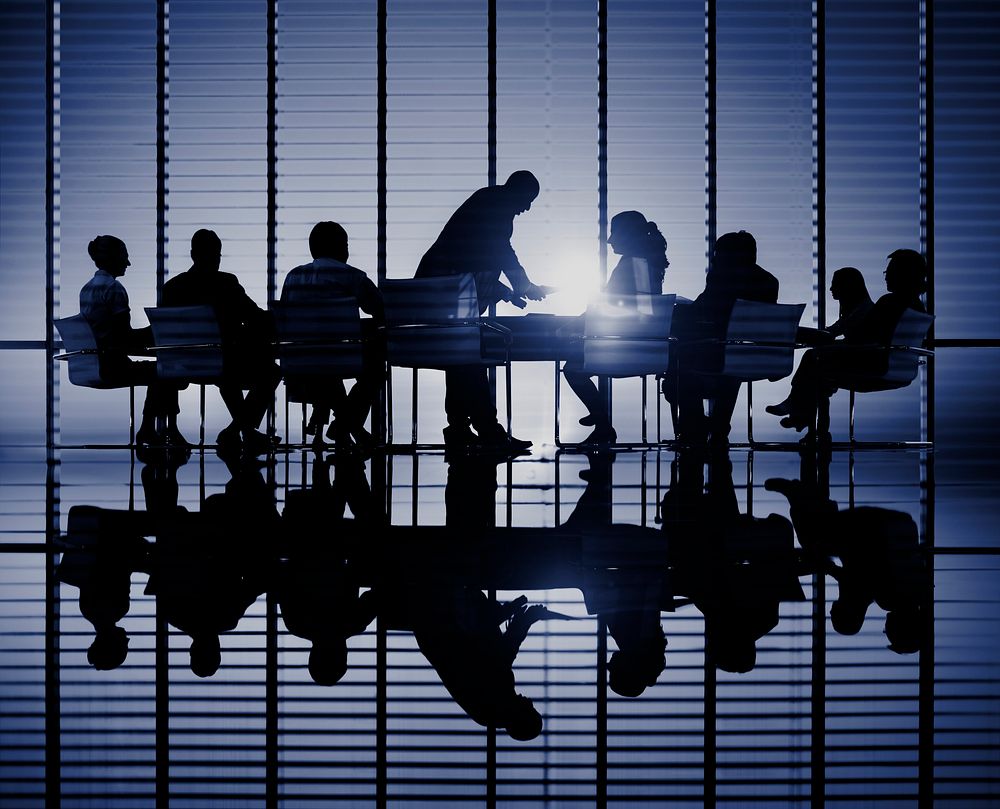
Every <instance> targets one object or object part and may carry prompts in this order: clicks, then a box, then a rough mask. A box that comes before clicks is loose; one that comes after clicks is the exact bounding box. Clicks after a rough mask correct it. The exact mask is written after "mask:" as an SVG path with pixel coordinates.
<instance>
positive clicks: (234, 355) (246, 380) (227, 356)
mask: <svg viewBox="0 0 1000 809" xmlns="http://www.w3.org/2000/svg"><path fill="white" fill-rule="evenodd" d="M191 261H192V264H191V268H190V269H189V270H187V271H186V272H182V273H180V275H177V276H174V277H173V278H171V279H170V280H169V281H167V283H166V284H164V285H163V294H162V301H161V305H162V306H211V307H212V309H213V310H214V311H215V316H216V318H217V320H218V323H219V334H220V336H221V338H222V351H223V357H222V362H223V369H222V380H221V382H220V383H219V393H220V394H221V395H222V400H223V401H224V402H225V403H226V408H227V409H228V410H229V414H230V416H231V417H232V422H231V423H230V424H229V425H228V426H227V427H226V428H224V429H223V430H222V432H220V433H219V435H218V438H217V439H216V441H217V443H218V444H219V446H220V447H222V448H223V449H224V451H227V452H235V451H238V450H239V449H241V448H242V449H243V451H245V452H247V453H248V454H250V455H258V454H260V453H262V452H267V451H268V450H270V449H271V448H272V447H273V445H274V442H273V441H272V440H271V439H270V438H268V437H267V436H266V435H264V434H263V433H261V432H260V431H259V430H258V427H259V426H260V423H261V421H262V420H263V418H264V414H265V413H266V412H267V409H268V407H270V405H271V403H272V402H273V400H274V390H275V388H277V386H278V382H280V381H281V372H280V371H279V370H278V366H277V365H275V364H274V360H273V359H272V357H273V349H272V348H271V345H270V338H271V335H272V333H273V327H272V325H271V320H270V315H269V314H268V313H267V312H265V311H264V310H262V309H261V308H260V307H259V306H257V304H256V303H254V302H253V300H252V299H251V298H250V296H249V295H247V293H246V292H245V291H244V289H243V287H242V285H241V284H240V282H239V281H238V280H237V278H236V276H235V275H232V274H230V273H227V272H221V271H220V270H219V265H220V263H221V261H222V241H221V240H220V239H219V237H218V236H217V235H216V234H215V232H214V231H211V230H204V229H203V230H198V231H196V232H195V234H194V235H193V236H192V237H191ZM245 389H246V390H248V393H247V396H246V398H244V396H243V391H244V390H245Z"/></svg>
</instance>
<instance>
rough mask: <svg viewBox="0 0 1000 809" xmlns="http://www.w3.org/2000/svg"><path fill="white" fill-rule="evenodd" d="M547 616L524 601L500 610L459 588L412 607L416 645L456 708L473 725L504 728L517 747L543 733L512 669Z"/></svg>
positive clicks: (433, 591)
mask: <svg viewBox="0 0 1000 809" xmlns="http://www.w3.org/2000/svg"><path fill="white" fill-rule="evenodd" d="M545 612H546V611H545V608H544V607H543V606H541V605H540V604H536V605H532V606H530V607H529V606H526V603H525V599H524V597H523V596H522V597H521V598H519V599H516V600H515V601H513V602H508V603H506V604H501V603H499V602H497V601H493V600H491V599H489V598H487V597H486V595H484V594H483V592H482V591H481V590H477V589H475V588H472V587H466V586H462V585H458V584H455V585H454V586H440V587H432V588H430V589H428V590H427V591H421V592H420V593H419V594H417V595H416V597H415V598H414V603H413V604H412V606H411V615H412V620H413V635H414V638H415V639H416V641H417V645H418V646H419V647H420V651H421V652H422V653H423V655H424V657H426V658H427V661H428V662H429V663H430V664H431V665H432V666H433V667H434V669H435V670H436V671H437V673H438V676H440V678H441V682H442V684H443V685H444V687H445V688H447V689H448V693H450V694H451V696H452V697H453V698H454V700H455V702H457V703H458V704H459V706H460V707H461V708H462V709H463V710H464V711H465V712H466V713H467V714H468V715H469V717H470V718H471V719H473V720H474V721H475V722H477V723H479V724H480V725H482V726H484V727H496V728H503V729H505V730H506V731H507V734H508V735H509V736H510V737H511V738H512V739H516V740H518V741H529V740H531V739H534V738H535V737H537V736H538V735H539V734H540V733H541V732H542V717H541V715H540V714H539V713H538V711H537V710H536V708H535V706H534V704H533V703H532V701H531V700H530V699H528V698H527V697H525V696H523V695H521V694H518V693H517V691H516V685H515V681H514V669H513V666H514V659H515V658H516V657H517V653H518V650H519V649H520V648H521V644H522V643H523V642H524V639H525V638H526V637H527V635H528V630H529V629H530V628H531V625H532V624H533V623H535V621H537V620H540V619H541V618H542V617H543V616H544V615H545ZM504 621H507V626H506V628H505V629H504V630H501V629H500V626H499V625H500V623H502V622H504Z"/></svg>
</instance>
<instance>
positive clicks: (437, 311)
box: [379, 273, 483, 368]
mask: <svg viewBox="0 0 1000 809" xmlns="http://www.w3.org/2000/svg"><path fill="white" fill-rule="evenodd" d="M379 289H380V290H381V292H382V304H383V306H384V308H385V320H386V350H387V353H388V358H389V364H390V365H395V366H397V367H403V368H448V367H451V366H455V365H475V364H479V363H481V362H483V348H482V335H481V330H480V322H481V321H480V317H479V296H478V295H477V294H476V280H475V276H473V275H472V274H471V273H463V274H462V275H447V276H440V277H435V278H410V279H405V280H404V279H393V280H389V279H385V280H383V281H382V282H381V283H380V285H379Z"/></svg>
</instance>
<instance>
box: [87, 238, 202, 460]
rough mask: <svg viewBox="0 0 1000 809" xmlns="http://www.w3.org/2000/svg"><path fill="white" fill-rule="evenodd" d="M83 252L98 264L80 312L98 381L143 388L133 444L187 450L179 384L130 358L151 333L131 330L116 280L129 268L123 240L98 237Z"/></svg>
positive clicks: (124, 299) (124, 295) (145, 345)
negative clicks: (160, 427)
mask: <svg viewBox="0 0 1000 809" xmlns="http://www.w3.org/2000/svg"><path fill="white" fill-rule="evenodd" d="M87 252H88V253H89V254H90V257H91V259H93V261H94V264H96V265H97V272H95V273H94V277H93V278H91V279H90V280H89V281H88V282H87V283H86V284H84V286H83V288H82V289H81V290H80V314H82V315H83V316H84V318H85V319H86V320H87V323H88V324H90V328H91V329H92V330H93V332H94V337H95V338H96V340H97V348H98V351H99V357H98V361H99V364H100V373H101V378H102V379H103V380H104V381H105V382H107V383H108V384H111V385H145V386H146V399H145V402H144V403H143V407H142V423H141V424H140V425H139V430H138V431H137V432H136V435H135V440H136V443H137V444H139V445H145V444H153V443H159V442H161V441H166V442H169V443H172V444H175V445H178V446H185V447H186V446H188V443H187V441H186V440H185V439H184V436H183V435H181V433H180V431H179V430H178V429H177V423H176V416H177V412H178V406H177V390H178V386H177V385H176V384H175V383H167V382H162V381H160V380H159V379H157V376H156V364H155V363H153V362H135V361H133V360H132V359H131V358H130V357H129V356H128V355H129V354H130V353H142V352H144V351H145V350H146V349H147V348H149V347H150V346H151V345H152V344H153V332H152V329H151V328H150V327H148V326H147V327H146V328H143V329H134V328H132V321H131V310H130V308H129V300H128V293H127V292H126V291H125V287H124V286H123V285H122V283H121V281H119V280H118V279H119V278H121V277H122V276H123V275H124V274H125V271H126V270H127V269H128V267H130V266H131V264H132V262H130V261H129V257H128V248H126V246H125V242H123V241H122V240H121V239H118V238H116V237H115V236H98V237H96V238H95V239H93V240H92V241H91V242H90V244H89V245H88V246H87ZM181 387H183V385H182V386H181ZM158 417H163V418H164V419H165V422H166V428H165V431H164V432H163V433H162V434H160V433H158V432H157V428H156V419H157V418H158Z"/></svg>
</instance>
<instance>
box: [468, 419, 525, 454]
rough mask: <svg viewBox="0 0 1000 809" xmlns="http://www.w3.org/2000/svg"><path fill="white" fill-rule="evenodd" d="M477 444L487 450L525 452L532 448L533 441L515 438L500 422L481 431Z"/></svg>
mask: <svg viewBox="0 0 1000 809" xmlns="http://www.w3.org/2000/svg"><path fill="white" fill-rule="evenodd" d="M476 443H477V446H478V447H480V448H481V449H485V450H488V451H489V450H501V451H504V452H515V453H517V452H524V451H526V450H528V449H530V448H531V442H530V441H525V440H524V439H521V438H515V437H514V436H512V435H510V434H508V433H507V431H506V430H505V429H504V428H503V427H501V426H500V424H499V422H496V423H494V424H491V425H490V426H489V427H486V428H484V429H483V430H482V431H480V432H479V435H478V438H477V441H476Z"/></svg>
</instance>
